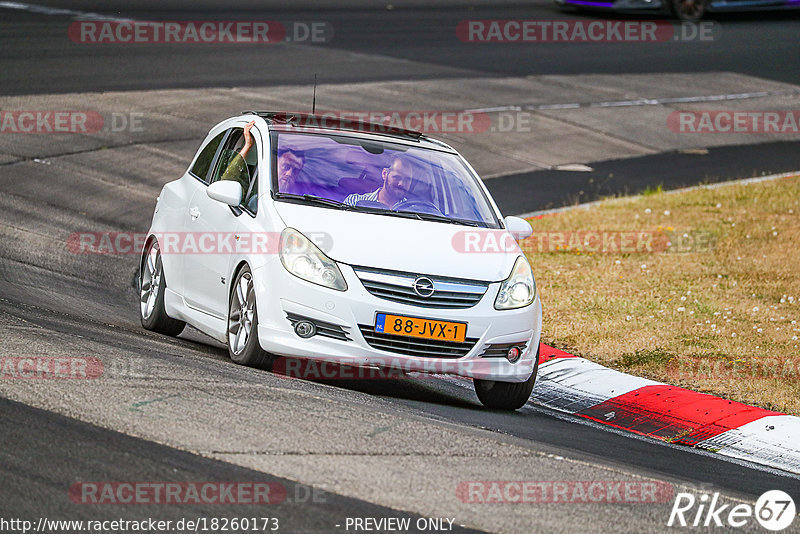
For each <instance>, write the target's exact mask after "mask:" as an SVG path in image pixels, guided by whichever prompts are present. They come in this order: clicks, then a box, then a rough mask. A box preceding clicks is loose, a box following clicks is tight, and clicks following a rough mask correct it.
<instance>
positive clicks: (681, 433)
mask: <svg viewBox="0 0 800 534" xmlns="http://www.w3.org/2000/svg"><path fill="white" fill-rule="evenodd" d="M532 399H533V401H534V402H536V403H537V404H540V405H542V406H545V407H548V408H551V409H554V410H558V411H561V412H566V413H569V414H573V415H576V416H578V417H582V418H585V419H590V420H592V421H596V422H598V423H602V424H605V425H609V426H612V427H615V428H619V429H622V430H627V431H629V432H632V433H635V434H640V435H644V436H649V437H652V438H655V439H660V440H662V441H667V442H670V443H675V444H680V445H687V446H690V447H696V448H699V449H704V450H709V451H714V452H717V453H719V454H720V455H723V456H728V457H731V458H737V459H741V460H747V461H750V462H755V463H758V464H762V465H766V466H769V467H773V468H777V469H781V470H784V471H789V472H793V473H798V474H800V417H795V416H792V415H785V414H781V413H778V412H773V411H770V410H765V409H763V408H758V407H756V406H749V405H747V404H742V403H740V402H734V401H729V400H726V399H722V398H720V397H715V396H713V395H707V394H705V393H698V392H696V391H692V390H689V389H684V388H680V387H676V386H670V385H667V384H663V383H660V382H655V381H652V380H648V379H645V378H640V377H636V376H633V375H629V374H626V373H622V372H619V371H615V370H613V369H609V368H608V367H604V366H602V365H600V364H598V363H594V362H591V361H589V360H586V359H585V358H580V357H577V356H574V355H572V354H570V353H568V352H564V351H561V350H558V349H554V348H553V347H550V346H548V345H544V344H541V346H540V359H539V376H538V378H537V380H536V385H535V387H534V390H533V395H532Z"/></svg>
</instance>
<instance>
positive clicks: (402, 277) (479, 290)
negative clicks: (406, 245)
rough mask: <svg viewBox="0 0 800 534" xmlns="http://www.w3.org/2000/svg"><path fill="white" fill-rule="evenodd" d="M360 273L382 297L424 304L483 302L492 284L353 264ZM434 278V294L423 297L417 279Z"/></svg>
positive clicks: (454, 306)
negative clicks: (415, 285)
mask: <svg viewBox="0 0 800 534" xmlns="http://www.w3.org/2000/svg"><path fill="white" fill-rule="evenodd" d="M353 270H354V271H355V273H356V276H358V278H359V279H360V280H361V283H362V284H364V287H365V288H366V290H367V291H369V292H370V293H372V294H373V295H375V296H376V297H378V298H382V299H386V300H391V301H392V302H400V303H402V304H411V305H414V306H420V307H423V308H447V309H458V308H471V307H472V306H475V305H476V304H477V303H478V302H480V300H481V298H483V295H484V294H485V293H486V290H487V289H488V287H489V283H488V282H478V281H474V280H463V279H457V278H443V277H438V276H424V275H416V274H410V273H402V272H397V271H388V270H379V269H368V268H365V267H353ZM420 277H423V278H427V279H428V280H430V281H431V282H433V288H434V291H433V294H432V295H431V296H429V297H423V296H420V295H419V294H417V292H416V291H414V283H415V281H416V280H417V279H418V278H420Z"/></svg>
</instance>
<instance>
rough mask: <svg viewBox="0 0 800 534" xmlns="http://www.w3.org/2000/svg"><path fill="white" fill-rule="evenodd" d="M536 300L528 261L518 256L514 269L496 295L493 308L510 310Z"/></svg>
mask: <svg viewBox="0 0 800 534" xmlns="http://www.w3.org/2000/svg"><path fill="white" fill-rule="evenodd" d="M535 298H536V280H534V279H533V273H532V272H531V266H530V265H528V260H526V259H525V258H524V257H522V256H520V257H519V258H517V262H516V263H515V264H514V269H512V271H511V276H509V277H508V278H507V279H506V281H505V282H503V285H501V286H500V291H499V292H498V293H497V298H496V299H495V301H494V307H495V309H497V310H512V309H514V308H522V307H523V306H527V305H528V304H530V303H531V302H533V299H535Z"/></svg>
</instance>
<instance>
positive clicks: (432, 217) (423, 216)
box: [392, 211, 483, 227]
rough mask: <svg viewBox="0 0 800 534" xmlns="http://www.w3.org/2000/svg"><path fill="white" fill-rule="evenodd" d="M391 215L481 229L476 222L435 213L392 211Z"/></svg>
mask: <svg viewBox="0 0 800 534" xmlns="http://www.w3.org/2000/svg"><path fill="white" fill-rule="evenodd" d="M392 213H408V214H413V215H415V216H416V218H418V219H419V220H421V221H436V222H443V223H448V224H463V225H465V226H476V227H483V226H482V225H481V224H480V223H479V222H477V221H468V220H464V219H453V218H450V217H447V216H445V215H437V214H435V213H419V212H416V211H393V212H392Z"/></svg>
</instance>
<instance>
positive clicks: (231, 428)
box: [0, 2, 800, 532]
mask: <svg viewBox="0 0 800 534" xmlns="http://www.w3.org/2000/svg"><path fill="white" fill-rule="evenodd" d="M67 4H68V3H63V4H62V5H67ZM103 5H104V4H103ZM103 5H101V4H100V3H98V4H97V5H91V3H88V4H87V3H84V4H83V6H84V7H82V9H87V10H89V9H90V10H92V11H101V12H102V11H103V9H104V7H103ZM159 5H162V4H159ZM164 5H166V7H164V8H160V9H158V10H155V11H154V10H152V9H151V8H149V7H147V8H141V10H139V11H131V10H129V9H113V10H111V12H113V14H114V15H115V16H131V17H136V18H147V19H170V18H172V19H179V20H196V19H231V18H241V19H246V18H261V17H263V12H258V11H255V10H254V9H253V7H252V5H253V4H252V3H245V2H242V3H241V4H238V8H239V9H236V7H237V4H234V9H235V11H233V12H232V11H231V9H225V10H222V9H220V8H219V7H218V6H214V5H213V4H212V3H203V4H198V6H197V7H196V8H194V9H193V10H184V9H183V8H181V7H179V5H178V4H177V3H175V4H169V3H167V4H164ZM76 9H77V8H76ZM2 14H3V19H2V21H0V39H2V42H0V45H2V48H3V50H4V56H3V58H2V59H1V60H0V69H2V72H3V77H2V81H1V82H0V94H4V95H24V94H41V93H48V94H49V93H63V92H86V91H110V90H120V89H136V90H142V91H144V90H149V89H159V88H175V87H197V88H202V87H206V86H212V87H218V86H220V85H230V86H234V85H237V86H246V85H254V86H263V85H265V84H266V85H273V84H279V83H307V82H308V77H309V76H308V74H309V73H310V72H318V73H319V75H320V77H321V78H323V79H325V81H326V82H329V83H334V82H353V81H368V80H393V79H402V80H420V79H426V78H433V77H436V78H448V77H449V78H452V79H453V80H457V79H458V77H460V76H464V75H470V76H485V77H487V79H488V78H491V77H494V76H498V75H510V74H513V75H531V74H570V73H586V72H612V73H616V72H631V73H646V72H667V71H674V72H688V71H718V70H731V71H736V72H742V73H745V74H748V75H754V76H760V77H764V78H771V79H775V80H780V81H785V82H790V83H795V84H796V83H798V82H799V81H800V74H798V73H800V68H798V66H799V65H798V61H799V58H798V54H797V40H796V39H797V38H796V24H797V17H796V16H795V15H789V14H781V15H763V14H761V15H747V16H730V17H726V18H724V19H722V22H723V23H724V31H725V32H727V33H726V34H727V35H732V34H733V35H737V36H740V37H739V38H738V39H734V40H730V41H726V43H727V44H726V46H725V47H721V46H714V45H713V44H711V45H709V43H704V44H702V45H701V44H700V43H698V44H694V45H689V46H686V44H685V43H684V46H682V47H678V46H677V45H675V44H673V43H664V44H663V45H660V46H652V47H649V46H642V47H629V48H627V49H625V53H621V50H622V48H621V46H620V45H604V46H601V47H598V48H597V49H593V50H592V54H587V53H586V50H585V49H582V48H580V47H576V46H571V45H554V46H552V47H548V49H547V50H544V51H541V52H540V51H538V50H537V53H536V54H533V53H532V51H531V49H530V47H522V46H495V45H493V46H487V47H482V48H480V49H471V48H469V47H465V46H463V45H462V44H460V43H458V42H457V41H456V40H454V39H453V37H452V34H451V33H450V32H449V30H448V31H443V30H442V28H451V29H452V27H453V26H454V25H455V24H456V23H457V21H459V20H462V19H464V18H466V17H470V18H502V17H512V16H517V17H542V18H570V17H573V16H574V15H571V14H566V15H565V14H562V13H559V12H557V11H555V10H554V9H553V8H552V7H551V6H550V5H549V4H548V3H536V4H533V5H531V6H524V7H523V6H519V5H516V6H511V7H497V6H494V5H485V4H479V5H477V6H475V7H472V8H469V7H464V6H460V5H457V4H453V5H443V6H441V7H439V8H436V9H433V10H431V9H424V10H423V9H422V8H420V7H418V6H414V5H411V4H409V5H408V7H406V6H404V5H403V4H401V3H399V2H398V7H397V9H393V10H387V9H385V6H381V7H380V8H379V9H372V8H365V7H363V5H355V4H350V6H349V7H348V5H346V4H345V5H344V7H342V8H337V9H331V8H326V9H322V10H320V9H311V8H308V7H307V6H305V5H304V4H302V3H301V4H296V5H295V7H294V8H293V9H289V10H285V9H283V10H282V8H279V7H276V8H274V9H273V8H272V7H270V8H269V18H270V19H276V20H281V19H287V20H288V19H294V20H318V19H320V18H321V19H324V20H327V21H330V22H331V23H332V24H333V26H334V28H335V29H336V37H335V40H334V42H333V43H332V44H331V47H324V48H323V47H319V46H317V47H297V48H287V49H285V50H279V51H276V52H274V53H272V52H270V53H263V52H261V51H255V50H252V49H246V48H236V47H230V46H227V47H226V46H218V47H211V48H205V49H203V50H195V51H193V50H190V51H188V52H185V51H184V50H181V54H180V55H176V54H175V50H174V49H173V48H171V47H168V46H160V45H151V47H150V48H147V49H144V50H142V49H130V48H129V47H117V49H112V50H108V49H104V50H102V51H88V50H87V48H85V47H82V46H79V45H72V44H69V45H67V46H64V44H63V32H64V31H65V30H64V28H65V27H66V25H67V24H68V23H69V20H71V18H70V17H65V16H50V15H41V14H35V13H28V12H19V11H8V10H2ZM764 28H768V30H767V31H764ZM731 43H732V44H731ZM333 49H336V50H333ZM340 51H341V52H347V53H356V54H360V53H369V54H371V56H370V57H368V58H365V60H364V61H363V62H361V63H359V62H357V61H355V62H354V61H353V58H352V56H347V57H342V56H340V55H339V52H340ZM374 55H377V56H381V57H383V58H385V59H384V60H383V61H375V59H374V57H373V56H374ZM337 58H338V59H337ZM420 58H424V61H422V62H420V61H419V60H420ZM409 60H412V61H409ZM242 65H258V66H259V69H260V72H259V69H251V68H242ZM198 66H201V67H202V68H198ZM455 83H457V82H455ZM143 95H144V93H143ZM184 145H186V146H184ZM184 145H181V150H183V151H184V152H185V151H186V150H188V151H191V150H193V147H194V146H196V141H192V142H190V143H189V142H187V143H184ZM189 145H192V146H189ZM158 150H160V149H158V148H152V149H150V151H149V152H148V150H142V151H137V150H136V149H135V150H133V151H131V152H130V153H128V154H127V155H126V157H127V159H126V160H125V161H128V162H135V161H138V160H139V159H140V158H142V157H143V154H144V157H149V158H151V159H149V160H148V161H149V162H151V163H152V162H154V161H158V160H157V158H156V156H163V154H162V153H160V152H158ZM175 152H180V151H179V150H172V152H171V153H175ZM797 153H798V151H797V144H796V143H792V142H789V143H766V144H759V145H749V146H745V147H737V148H727V149H726V148H720V149H711V150H709V152H708V154H706V155H704V156H698V155H694V154H680V153H667V154H659V155H654V156H644V157H641V158H633V159H627V160H615V161H608V162H599V163H596V164H593V168H594V169H595V171H594V172H593V173H564V172H563V171H538V172H536V173H520V174H515V175H509V176H506V177H502V178H497V179H493V180H491V181H489V184H490V187H491V188H493V189H494V191H495V193H496V194H497V197H498V200H499V201H500V204H501V207H503V209H505V210H510V211H511V212H514V211H517V210H518V211H519V212H522V211H531V210H533V209H541V208H550V207H556V206H560V205H564V204H570V203H573V202H574V201H576V200H580V201H584V200H589V199H591V198H595V197H596V196H597V195H605V194H614V193H627V192H635V191H637V190H641V189H642V188H644V187H647V186H651V187H652V186H655V185H658V184H664V185H665V186H666V187H671V186H682V185H690V184H689V183H685V182H683V181H680V182H677V181H670V180H671V178H672V179H674V177H675V176H685V175H686V174H685V173H684V172H678V171H680V170H681V169H684V170H691V171H693V174H692V175H693V176H695V177H696V178H695V180H699V181H702V180H706V179H708V180H711V181H713V180H715V179H725V178H733V177H742V176H741V175H746V176H750V175H753V174H761V173H766V172H777V171H782V170H794V169H795V168H797V167H800V165H794V166H793V163H795V162H797V161H798V160H797V155H796V154H797ZM154 154H155V156H154ZM65 159H66V160H68V159H69V158H68V157H67V158H65ZM167 159H168V162H167V164H166V165H165V169H153V168H152V166H150V167H148V168H146V169H142V170H138V171H137V172H133V171H129V172H126V173H124V174H125V175H124V176H123V177H122V178H118V177H117V176H115V171H116V168H115V167H112V163H111V162H109V161H105V160H104V159H103V155H102V151H100V152H99V154H98V156H97V159H94V160H90V162H91V163H92V165H91V168H81V169H77V170H76V168H75V167H70V166H69V165H68V164H67V165H66V166H63V165H58V164H56V169H57V170H51V169H50V168H48V165H41V164H37V163H35V162H32V161H26V162H22V163H20V164H13V165H12V164H7V165H3V166H0V192H2V198H0V207H1V208H2V209H0V214H1V215H0V222H1V223H2V228H3V234H2V235H3V238H4V239H3V240H2V242H0V317H2V326H1V327H0V329H2V339H3V341H2V348H3V353H4V355H6V356H8V355H17V356H21V355H48V356H49V355H62V356H63V355H72V356H74V355H84V354H91V355H96V356H97V357H99V358H101V359H102V360H103V363H104V366H105V368H106V369H107V373H106V376H105V377H104V379H103V380H98V381H96V382H97V383H93V382H89V381H87V382H85V383H82V384H52V383H49V384H29V383H26V384H22V383H20V382H11V381H8V382H6V383H5V384H2V387H3V389H2V391H3V393H2V394H3V396H4V397H7V398H8V399H16V400H17V401H21V403H20V402H15V401H11V400H2V401H0V426H2V429H0V450H2V451H3V452H2V454H0V458H2V462H1V463H0V465H2V472H3V476H2V478H3V482H4V483H3V485H2V488H0V517H6V518H7V517H30V518H31V519H33V518H37V517H39V516H47V517H50V518H63V519H81V518H86V519H102V518H106V517H107V518H112V517H117V516H123V517H142V516H145V515H149V516H158V517H159V518H161V519H170V518H178V517H182V516H193V515H208V516H218V517H219V516H223V515H227V516H232V515H240V516H241V515H250V513H254V512H259V515H261V512H263V510H258V511H257V510H252V509H250V508H247V507H246V506H245V507H242V508H238V507H237V508H234V509H233V510H231V509H229V508H226V509H224V510H218V509H214V508H213V507H212V508H211V509H209V508H207V507H195V506H191V505H183V506H182V507H181V506H170V505H149V506H145V507H133V508H132V507H97V506H87V505H74V504H73V503H71V501H69V499H68V497H67V489H68V488H69V486H70V485H71V484H73V483H75V482H78V481H90V480H117V481H120V480H140V481H142V480H162V481H172V480H174V481H193V480H194V481H198V480H237V481H262V480H265V481H277V482H280V483H284V484H286V485H287V486H288V487H290V488H291V489H290V493H292V494H294V492H295V491H297V492H299V493H304V491H303V489H300V490H295V489H294V488H295V487H296V486H297V487H299V488H307V486H304V485H302V484H299V485H297V484H295V483H294V482H292V481H293V480H302V481H305V482H306V483H312V484H314V485H315V487H318V488H324V489H325V495H326V499H325V503H309V502H297V503H286V504H284V505H281V506H279V507H276V508H275V509H274V510H272V509H270V510H269V511H270V512H274V513H275V514H276V515H279V516H280V517H281V521H282V524H283V525H285V528H284V529H282V530H284V531H290V532H299V531H305V532H327V531H334V530H339V531H342V530H341V529H337V528H335V525H336V524H337V523H339V522H340V521H341V518H342V517H348V516H349V517H354V516H357V517H366V516H374V517H388V516H392V517H401V516H409V515H410V516H413V517H417V515H428V516H433V515H436V514H437V513H438V514H439V515H442V516H444V515H450V516H453V517H456V524H459V523H463V524H467V525H468V526H477V525H480V527H479V528H480V529H481V530H489V531H503V532H523V531H535V530H541V531H565V532H566V531H575V530H578V529H581V530H585V531H587V532H595V531H601V530H608V529H609V528H611V527H612V526H615V527H616V528H618V529H619V530H622V531H631V532H633V531H653V532H657V531H659V530H660V528H663V525H664V524H665V522H666V519H667V516H668V507H666V508H664V507H663V506H662V507H647V508H645V507H642V508H634V507H626V506H620V505H604V506H594V507H581V506H575V507H571V508H569V509H568V510H567V509H565V508H559V507H558V506H550V507H547V506H545V505H539V506H531V507H528V508H521V507H519V506H517V507H516V508H513V509H511V508H507V507H502V508H501V507H493V506H488V507H484V508H483V509H481V508H480V507H476V506H473V507H472V509H469V507H466V508H459V507H458V503H456V505H455V506H454V504H453V502H452V501H454V500H455V499H454V491H455V483H453V481H463V480H470V478H469V477H473V478H472V479H475V478H474V477H478V479H486V480H491V479H503V477H505V478H506V479H512V480H513V479H515V478H514V476H515V474H516V477H517V478H516V479H521V478H525V477H527V479H529V480H560V479H566V480H569V479H578V480H581V479H583V480H588V479H592V480H597V479H600V478H601V477H608V478H614V477H620V476H627V477H647V478H653V479H657V480H664V481H668V482H669V483H672V484H674V485H675V487H676V488H681V487H687V488H695V489H702V490H705V491H722V492H724V493H726V494H727V495H730V496H732V497H734V498H739V499H744V500H749V501H753V500H755V498H756V497H757V496H758V495H759V494H761V493H762V492H763V491H765V490H767V489H783V490H784V491H787V492H788V493H790V494H791V495H793V496H795V498H796V500H797V499H798V498H800V479H798V478H797V477H793V476H787V475H784V474H781V473H778V472H775V471H772V470H767V469H762V468H758V467H756V466H753V465H747V464H739V463H734V462H731V461H727V460H722V459H720V458H718V457H715V456H714V455H713V454H707V453H703V452H699V451H693V450H687V449H685V448H680V447H676V446H672V445H669V444H665V443H662V442H658V441H655V440H651V439H646V438H638V437H631V436H630V435H625V434H622V433H618V432H614V431H609V430H607V429H603V428H600V427H598V426H595V425H593V424H590V423H586V422H577V421H575V420H572V419H570V418H567V417H563V416H560V415H558V414H556V413H553V412H550V411H548V410H544V409H541V408H539V407H536V406H534V405H532V404H529V405H527V406H526V407H525V408H523V409H522V410H521V411H519V412H518V413H514V414H507V413H496V412H491V411H487V410H484V409H482V408H481V407H480V406H479V404H478V402H477V399H476V398H475V395H474V393H473V392H472V391H471V389H469V387H465V386H468V384H464V383H462V382H460V381H457V380H440V379H434V380H431V379H426V378H419V377H408V378H405V379H402V380H386V381H342V380H338V381H329V382H324V381H300V380H290V381H287V380H285V379H281V378H280V377H275V376H274V375H270V374H267V373H263V372H260V371H256V370H251V369H244V368H241V367H238V366H235V365H234V364H233V363H231V362H230V361H228V360H227V357H226V352H225V350H224V348H222V347H221V346H219V345H218V344H216V343H214V342H211V341H209V340H208V339H207V338H206V337H205V336H202V335H201V334H199V333H197V332H193V331H188V332H187V333H186V334H184V335H183V336H182V338H180V339H177V340H171V339H166V338H163V337H161V336H156V335H153V334H150V333H147V332H144V331H143V330H142V329H141V327H140V326H139V324H138V318H137V313H136V300H137V297H136V294H135V292H134V290H133V288H132V285H131V279H132V277H133V276H134V273H135V271H136V266H135V264H136V258H135V256H133V255H131V256H122V257H99V256H80V255H71V254H68V253H67V252H66V251H65V250H64V248H63V242H64V236H65V233H68V232H70V231H78V230H83V229H87V228H88V229H97V228H103V229H106V228H109V227H110V228H114V229H121V230H139V229H141V228H144V227H146V226H147V222H148V220H149V217H150V214H151V212H152V205H153V197H154V194H155V193H157V191H158V188H159V187H160V185H161V184H163V183H164V182H165V181H166V179H167V178H165V177H164V175H165V174H170V173H173V172H174V170H176V169H179V168H180V167H181V165H183V164H184V162H180V161H172V160H171V159H169V158H167ZM698 162H699V165H700V166H701V167H700V168H701V169H702V173H698V172H695V171H697V169H698V167H697V165H698ZM666 168H669V170H670V172H667V171H665V169H666ZM610 174H613V175H614V177H616V178H617V180H616V181H608V180H605V178H608V176H609V175H610ZM643 176H646V177H647V178H646V179H640V178H641V177H643ZM619 177H624V178H625V179H619ZM22 178H24V180H23V179H22ZM54 178H57V180H54ZM531 179H535V180H537V184H539V185H540V186H544V185H545V184H547V186H546V187H544V189H543V191H545V192H546V194H545V193H543V194H542V195H541V197H540V198H537V199H535V200H534V201H533V202H532V203H528V202H526V203H525V204H515V203H514V202H516V201H515V195H514V194H513V193H514V191H518V189H517V188H518V187H519V186H520V183H522V182H526V181H530V180H531ZM589 180H592V181H589ZM598 182H599V183H600V184H601V185H597V184H598ZM592 184H595V185H592ZM137 188H139V189H140V190H139V189H137ZM581 191H583V192H584V193H583V195H581V194H580V192H581ZM27 405H34V406H37V407H38V408H32V407H30V406H27ZM39 408H44V410H42V409H39ZM90 423H93V424H90ZM120 432H121V433H120ZM132 436H133V437H132ZM376 436H377V437H378V439H383V440H384V441H376V439H375V437H376ZM179 449H180V450H179ZM443 449H444V450H443ZM187 451H188V452H187ZM506 451H508V452H506ZM565 459H566V460H565ZM244 466H246V467H244ZM376 466H378V468H380V469H382V470H385V472H384V474H383V475H379V474H376V473H375V470H376ZM534 477H535V478H534ZM384 480H388V483H387V482H383V481H384ZM505 506H508V505H505ZM412 509H413V510H412ZM404 510H406V511H404ZM408 510H411V511H412V512H416V514H413V513H412V514H409V512H408ZM454 510H455V511H454ZM620 525H622V526H620Z"/></svg>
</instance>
